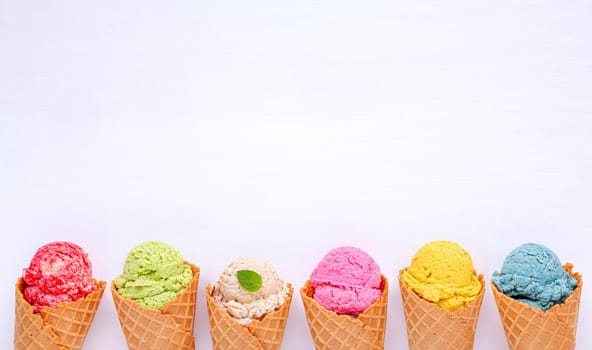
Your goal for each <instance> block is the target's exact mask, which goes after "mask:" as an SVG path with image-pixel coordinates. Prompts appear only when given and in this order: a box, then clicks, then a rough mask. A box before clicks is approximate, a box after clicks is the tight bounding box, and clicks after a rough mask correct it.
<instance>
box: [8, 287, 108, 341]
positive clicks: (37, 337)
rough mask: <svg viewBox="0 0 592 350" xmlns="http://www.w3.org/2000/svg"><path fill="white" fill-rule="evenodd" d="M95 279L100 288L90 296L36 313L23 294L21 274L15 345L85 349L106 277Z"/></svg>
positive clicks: (16, 297) (17, 298)
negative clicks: (85, 341) (84, 345)
mask: <svg viewBox="0 0 592 350" xmlns="http://www.w3.org/2000/svg"><path fill="white" fill-rule="evenodd" d="M94 282H95V285H96V286H97V290H96V291H94V292H92V293H90V294H89V295H87V296H86V297H84V298H81V299H79V300H77V301H73V302H63V303H60V304H58V305H57V306H56V307H44V308H43V309H42V310H41V312H38V313H35V312H34V311H33V307H32V306H31V304H29V303H28V302H27V301H26V300H25V298H24V296H23V289H24V287H25V282H24V281H23V279H22V278H19V279H18V282H17V283H16V286H15V287H16V288H15V289H16V293H15V322H14V349H15V350H78V349H81V348H82V344H83V343H84V339H86V335H87V333H88V330H89V328H90V325H91V323H92V321H93V319H94V317H95V313H96V312H97V308H98V307H99V303H100V302H101V298H102V297H103V292H104V291H105V285H106V283H105V282H104V281H97V280H94Z"/></svg>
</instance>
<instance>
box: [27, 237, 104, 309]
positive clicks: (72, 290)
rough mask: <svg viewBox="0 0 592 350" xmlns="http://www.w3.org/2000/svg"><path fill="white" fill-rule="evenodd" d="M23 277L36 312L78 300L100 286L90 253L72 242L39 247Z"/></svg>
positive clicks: (29, 298) (30, 301) (29, 299)
mask: <svg viewBox="0 0 592 350" xmlns="http://www.w3.org/2000/svg"><path fill="white" fill-rule="evenodd" d="M23 280H24V281H25V288H24V290H23V295H24V297H25V300H27V301H28V302H29V304H31V306H33V309H34V310H35V312H39V311H41V309H42V308H43V307H45V306H49V307H54V306H56V305H57V304H59V303H61V302H65V301H76V300H78V299H80V298H83V297H85V296H87V295H88V294H90V293H92V292H94V291H95V290H96V289H97V287H96V285H95V283H94V281H93V278H92V267H91V263H90V260H88V256H87V254H86V253H85V252H84V250H82V248H80V247H79V246H77V245H76V244H74V243H70V242H53V243H49V244H46V245H44V246H42V247H41V248H39V249H38V250H37V252H36V253H35V255H34V256H33V258H32V259H31V263H30V264H29V267H28V268H26V269H24V270H23Z"/></svg>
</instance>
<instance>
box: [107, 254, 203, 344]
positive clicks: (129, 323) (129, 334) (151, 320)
mask: <svg viewBox="0 0 592 350" xmlns="http://www.w3.org/2000/svg"><path fill="white" fill-rule="evenodd" d="M185 264H186V265H189V266H190V267H191V271H192V272H193V279H192V280H191V281H190V282H189V284H188V285H187V287H185V289H183V290H182V291H180V292H179V293H177V297H176V298H175V299H174V300H171V301H169V302H168V303H166V304H165V305H164V306H163V307H162V308H161V309H160V310H154V309H148V308H145V307H143V306H141V305H140V304H138V303H137V302H135V301H133V300H131V299H127V298H124V297H122V296H121V295H120V294H119V293H118V292H117V289H116V287H115V284H114V283H111V295H112V296H113V302H114V304H115V309H116V310H117V317H118V318H119V323H120V324H121V329H122V330H123V334H124V335H125V340H126V342H127V346H128V348H129V349H130V350H193V349H195V338H194V336H193V324H194V320H195V300H196V298H197V285H198V282H199V267H197V266H195V265H192V264H189V263H187V262H185Z"/></svg>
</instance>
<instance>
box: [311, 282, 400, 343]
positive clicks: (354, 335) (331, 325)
mask: <svg viewBox="0 0 592 350" xmlns="http://www.w3.org/2000/svg"><path fill="white" fill-rule="evenodd" d="M381 278H382V295H381V296H380V298H378V299H377V300H376V301H375V302H374V303H373V304H372V305H370V306H369V307H368V308H367V309H366V310H365V311H364V312H363V313H361V314H360V315H358V316H357V317H352V316H348V315H338V314H337V313H335V312H333V311H330V310H327V309H326V308H324V307H323V306H321V305H320V304H319V303H318V302H317V301H315V300H314V299H313V295H314V287H313V286H312V284H311V283H310V281H306V283H305V284H304V287H302V288H301V289H300V296H301V297H302V302H303V304H304V310H305V314H306V321H307V322H308V327H309V329H310V333H311V336H312V340H313V343H314V346H315V348H316V349H317V350H339V349H364V350H366V349H367V350H382V349H384V333H385V328H386V316H387V307H388V280H387V279H386V277H385V276H381Z"/></svg>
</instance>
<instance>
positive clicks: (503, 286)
mask: <svg viewBox="0 0 592 350" xmlns="http://www.w3.org/2000/svg"><path fill="white" fill-rule="evenodd" d="M493 283H494V284H495V286H496V287H497V289H498V290H499V291H500V292H502V293H504V294H505V295H507V296H509V297H512V298H514V299H516V300H518V301H520V302H523V303H526V304H528V305H530V306H532V307H538V308H539V309H541V310H543V311H547V310H549V309H550V308H551V307H552V306H553V305H555V304H561V303H563V302H564V301H565V299H567V297H569V296H570V295H571V294H572V293H573V291H574V289H575V288H576V286H577V285H578V281H577V280H576V279H575V278H573V277H571V276H570V275H569V274H568V273H567V272H566V271H565V270H564V269H563V267H562V266H561V262H560V261H559V258H558V257H557V255H555V253H554V252H553V251H551V250H550V249H549V248H547V247H545V246H543V245H540V244H536V243H526V244H523V245H521V246H519V247H518V248H516V249H514V250H513V251H512V252H511V253H510V254H509V255H508V256H507V257H506V260H504V264H503V266H502V270H501V272H497V271H496V272H494V274H493Z"/></svg>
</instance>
